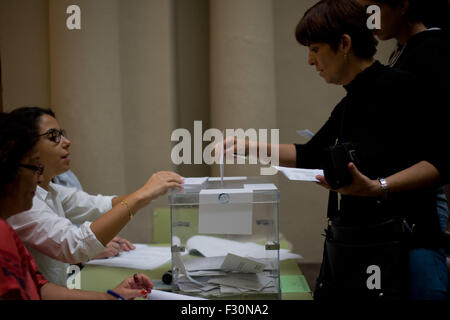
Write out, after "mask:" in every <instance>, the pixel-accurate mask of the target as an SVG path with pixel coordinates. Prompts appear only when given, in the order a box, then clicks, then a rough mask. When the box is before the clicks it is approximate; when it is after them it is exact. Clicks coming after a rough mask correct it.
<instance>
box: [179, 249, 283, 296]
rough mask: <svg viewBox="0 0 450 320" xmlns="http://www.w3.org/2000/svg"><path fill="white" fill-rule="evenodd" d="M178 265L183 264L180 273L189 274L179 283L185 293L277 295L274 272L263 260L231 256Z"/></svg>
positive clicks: (194, 260)
mask: <svg viewBox="0 0 450 320" xmlns="http://www.w3.org/2000/svg"><path fill="white" fill-rule="evenodd" d="M178 263H179V264H182V266H181V268H180V269H183V270H186V271H187V275H186V276H185V277H183V276H181V278H178V279H177V285H178V287H179V289H180V290H181V291H183V292H185V293H192V294H198V295H202V296H224V295H236V294H241V293H244V292H245V293H276V292H277V287H276V286H275V284H276V282H275V279H274V278H273V274H272V273H271V270H273V269H274V268H273V267H272V266H271V265H270V264H266V261H265V260H262V259H250V258H245V257H241V256H238V255H234V254H228V255H227V256H226V257H223V256H222V257H209V258H208V257H204V258H196V259H188V260H186V261H185V262H182V261H179V262H178ZM267 266H268V268H266V267H267ZM192 277H194V278H195V280H194V279H192Z"/></svg>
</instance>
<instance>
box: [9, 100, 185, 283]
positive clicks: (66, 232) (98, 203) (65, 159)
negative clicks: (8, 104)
mask: <svg viewBox="0 0 450 320" xmlns="http://www.w3.org/2000/svg"><path fill="white" fill-rule="evenodd" d="M12 114H13V115H15V116H16V117H18V118H19V119H20V121H21V122H22V123H23V124H24V125H25V126H27V127H29V128H31V129H32V130H33V132H34V134H35V135H36V136H37V137H39V141H38V143H37V148H38V151H39V152H40V154H41V162H42V164H43V165H44V166H45V167H46V170H45V172H44V177H43V181H42V182H41V183H40V184H39V186H38V187H37V190H36V195H35V197H34V199H33V207H32V208H31V210H28V211H26V212H22V213H20V214H17V215H15V216H13V217H11V218H9V220H8V222H9V223H10V224H11V226H12V227H13V228H14V229H15V230H16V232H17V233H18V234H19V237H20V238H21V239H22V241H23V242H24V243H25V245H26V246H27V247H28V249H29V251H30V253H31V255H32V256H33V257H34V259H35V260H36V263H37V265H38V268H39V270H40V271H41V272H42V273H43V274H44V276H45V277H46V278H47V279H49V280H50V281H52V282H54V283H57V284H60V285H65V284H66V278H67V275H66V272H67V267H68V263H72V264H76V263H81V262H86V261H88V260H89V259H92V258H94V257H96V256H97V255H98V254H99V253H100V252H102V251H103V250H105V246H106V245H107V244H108V243H109V242H110V241H111V240H112V239H113V238H114V237H115V236H116V235H117V234H118V233H119V232H120V230H121V229H122V228H123V227H124V226H125V225H126V224H127V223H128V222H129V221H130V220H131V219H132V216H133V215H134V214H135V213H136V212H137V211H138V210H140V209H142V208H143V207H145V206H146V205H148V204H149V203H150V202H151V201H152V200H153V199H155V198H157V197H159V196H161V195H163V194H165V193H166V192H167V191H168V189H169V188H172V187H178V188H182V186H181V184H182V183H183V179H182V177H180V176H179V175H177V174H176V173H173V172H159V173H156V174H154V175H153V176H152V177H151V178H150V179H149V180H148V181H147V183H146V184H145V185H144V186H143V187H141V188H140V189H138V190H136V191H135V192H133V193H131V194H129V195H126V196H122V197H113V196H109V197H107V196H102V195H97V196H93V195H89V194H87V193H85V192H82V191H78V190H76V189H73V188H66V187H63V186H59V185H56V184H54V183H52V182H51V180H52V179H53V178H54V177H55V176H57V175H59V174H61V173H63V172H65V171H66V170H68V169H69V168H70V158H69V151H68V149H69V147H70V145H71V142H70V141H69V140H68V139H67V138H66V137H65V136H64V130H62V129H61V127H60V125H59V123H58V121H57V120H56V119H55V117H54V113H53V112H52V111H51V110H44V109H41V108H37V107H24V108H20V109H17V110H14V111H13V112H12ZM90 221H93V222H92V223H91V222H90ZM75 224H79V225H80V226H79V227H78V226H76V225H75Z"/></svg>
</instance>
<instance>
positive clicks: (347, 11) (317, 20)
mask: <svg viewBox="0 0 450 320" xmlns="http://www.w3.org/2000/svg"><path fill="white" fill-rule="evenodd" d="M368 18H369V16H368V15H367V13H366V11H365V10H364V8H363V7H362V6H361V5H360V4H359V3H358V2H357V1H356V0H322V1H319V2H318V3H317V4H315V5H314V6H313V7H312V8H310V9H309V10H308V11H306V13H305V15H304V16H303V18H302V19H301V20H300V22H299V24H298V25H297V29H296V31H295V36H296V38H297V41H298V42H299V43H300V44H302V45H304V46H309V45H310V44H311V43H318V42H325V43H327V44H329V45H331V47H332V48H333V49H334V50H335V51H336V50H337V49H338V47H339V43H340V42H341V39H342V36H343V35H344V34H347V35H349V36H350V37H351V39H352V48H353V52H354V53H355V55H356V56H357V57H360V58H363V59H369V58H372V57H373V56H374V55H375V53H376V52H377V45H378V41H377V40H376V39H375V37H374V35H373V32H372V30H370V29H369V28H368V27H367V19H368Z"/></svg>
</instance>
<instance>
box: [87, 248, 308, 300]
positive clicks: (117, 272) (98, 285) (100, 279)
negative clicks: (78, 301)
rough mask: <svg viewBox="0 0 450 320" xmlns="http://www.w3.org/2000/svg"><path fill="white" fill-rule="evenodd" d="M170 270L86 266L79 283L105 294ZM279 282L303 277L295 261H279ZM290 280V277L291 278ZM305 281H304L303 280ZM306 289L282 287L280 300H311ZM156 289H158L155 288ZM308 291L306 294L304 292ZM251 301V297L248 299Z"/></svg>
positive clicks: (167, 264)
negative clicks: (126, 281) (135, 276)
mask: <svg viewBox="0 0 450 320" xmlns="http://www.w3.org/2000/svg"><path fill="white" fill-rule="evenodd" d="M157 246H168V245H164V244H159V245H157ZM168 270H171V262H168V263H166V264H165V265H163V266H161V267H159V268H157V269H154V270H136V269H126V268H116V267H106V266H98V265H86V266H84V268H83V269H82V270H81V272H80V282H81V289H83V290H91V291H99V292H106V290H108V289H112V288H114V287H116V286H117V285H118V284H119V283H120V282H122V281H123V280H124V279H125V278H127V277H129V276H131V275H133V274H135V273H143V274H145V275H147V276H148V277H149V278H150V279H152V280H153V281H154V282H159V281H160V280H161V278H162V275H163V274H164V273H165V272H167V271H168ZM280 276H281V279H280V281H281V282H282V284H283V280H285V279H287V278H289V277H286V276H303V274H302V272H301V270H300V268H299V267H298V264H297V260H293V259H290V260H284V261H280ZM291 278H292V277H291ZM305 281H306V280H305ZM306 287H307V289H306V290H305V288H301V287H295V284H294V287H293V284H291V285H290V288H289V289H288V290H284V292H283V285H282V292H281V299H282V300H312V295H311V292H310V289H309V286H308V285H307V284H306ZM155 289H158V288H155ZM306 291H308V292H306ZM240 298H244V299H245V298H246V297H236V296H233V297H229V299H240ZM248 298H249V299H251V297H250V296H249V297H248Z"/></svg>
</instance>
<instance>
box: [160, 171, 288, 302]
mask: <svg viewBox="0 0 450 320" xmlns="http://www.w3.org/2000/svg"><path fill="white" fill-rule="evenodd" d="M188 180H189V181H188ZM279 199H280V196H279V191H278V189H277V187H276V186H275V185H274V184H272V183H268V182H267V181H266V180H264V178H260V177H255V178H245V179H244V177H240V178H239V177H236V178H225V179H224V181H221V180H220V178H195V179H187V180H186V181H185V189H184V190H174V191H172V192H171V193H170V194H169V205H170V217H171V235H172V243H171V250H172V279H173V280H172V285H173V288H172V289H173V290H174V291H175V292H178V293H181V294H186V295H192V296H197V297H204V298H208V299H220V298H226V299H233V297H234V298H236V299H280V297H281V294H280V292H281V291H280V256H279V252H280V251H279V250H280V244H279V226H278V204H279Z"/></svg>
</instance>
